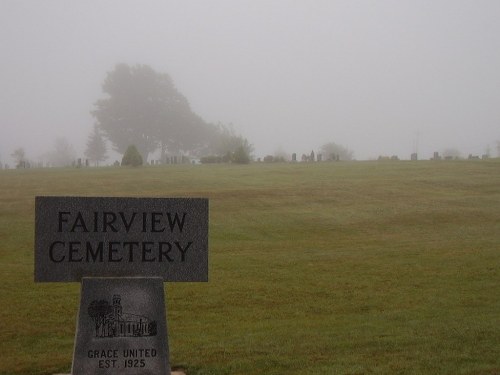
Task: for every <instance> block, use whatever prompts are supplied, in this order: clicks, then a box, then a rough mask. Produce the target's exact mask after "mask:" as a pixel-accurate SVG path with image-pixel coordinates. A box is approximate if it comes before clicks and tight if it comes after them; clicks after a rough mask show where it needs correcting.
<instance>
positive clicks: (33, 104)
mask: <svg viewBox="0 0 500 375" xmlns="http://www.w3.org/2000/svg"><path fill="white" fill-rule="evenodd" d="M499 19H500V2H499V1H496V0H491V1H485V0H479V1H460V0H437V1H436V0H429V1H425V0H414V1H401V0H394V1H389V0H382V1H368V0H366V1H362V0H360V1H352V0H345V1H334V0H326V1H320V0H316V1H307V0H296V1H293V0H287V1H279V0H274V1H265V0H248V1H243V0H215V1H214V0H211V1H203V0H198V1H194V0H191V1H186V0H182V1H181V0H180V1H167V0H158V1H136V0H134V1H128V0H99V1H97V0H94V1H89V0H86V1H78V2H76V1H67V0H44V1H37V0H32V1H24V0H3V1H1V2H0V46H1V55H0V56H1V58H0V67H1V69H0V82H1V91H0V162H3V163H6V162H7V163H10V164H11V165H12V160H11V158H10V154H11V153H12V152H13V151H14V149H15V148H18V147H23V148H24V149H25V150H26V154H27V156H28V157H30V158H33V159H36V158H37V157H38V156H39V155H40V154H42V153H43V152H46V151H48V150H50V149H51V148H52V146H53V143H54V140H55V139H56V138H58V137H65V138H67V139H68V140H69V142H70V143H71V144H72V145H73V146H74V148H75V150H76V151H77V153H78V154H79V155H83V152H84V150H85V144H86V141H87V137H88V135H89V133H90V132H91V130H92V127H93V124H94V119H93V118H92V116H91V115H90V111H91V110H92V109H93V103H94V102H95V101H96V100H97V99H99V98H101V97H103V94H102V91H101V84H102V82H103V80H104V78H105V77H106V73H107V72H108V71H111V70H112V69H113V68H114V66H115V64H117V63H120V62H123V63H127V64H130V65H134V64H148V65H150V66H151V67H153V68H154V69H155V70H156V71H158V72H164V73H168V74H169V75H170V76H171V77H172V79H173V81H174V82H175V84H176V86H177V88H178V89H179V91H180V92H181V93H183V94H184V95H185V96H186V97H187V98H188V100H189V102H190V104H191V107H192V109H193V110H194V112H196V113H197V114H198V115H200V116H201V117H202V118H203V119H204V120H206V121H208V122H214V123H216V122H219V121H220V122H222V123H224V124H230V123H232V124H233V126H234V128H235V129H236V130H237V131H238V132H239V133H241V135H243V136H244V137H246V138H247V139H248V140H249V141H250V143H252V144H253V145H254V149H255V152H254V154H255V156H256V157H263V156H265V155H266V154H274V153H275V152H276V151H277V150H282V151H285V152H287V153H293V152H296V153H297V154H299V155H300V154H302V153H309V152H310V151H311V150H315V151H317V150H319V148H320V147H321V146H322V145H323V144H325V143H327V142H335V143H338V144H341V145H343V146H346V147H348V148H349V149H351V150H353V151H354V156H355V158H356V159H370V158H376V157H378V156H379V155H389V156H390V155H398V156H399V157H400V158H402V159H409V157H410V154H411V153H412V152H415V151H418V153H419V157H420V158H430V157H431V156H432V152H433V151H439V152H442V151H443V150H445V149H447V148H455V149H458V150H460V152H461V153H462V154H463V155H464V156H467V155H468V154H478V155H481V154H484V153H485V152H486V151H487V149H488V147H490V149H491V152H492V155H493V156H495V155H496V145H497V143H496V141H497V140H500V22H498V20H499Z"/></svg>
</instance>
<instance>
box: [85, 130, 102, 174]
mask: <svg viewBox="0 0 500 375" xmlns="http://www.w3.org/2000/svg"><path fill="white" fill-rule="evenodd" d="M85 156H86V157H87V158H88V159H89V160H91V161H93V162H94V163H95V166H96V167H97V166H99V162H100V161H104V160H106V158H107V156H106V141H105V140H104V138H103V137H102V134H101V132H100V130H99V127H98V126H97V125H94V131H93V132H92V133H91V134H90V135H89V138H88V140H87V150H86V151H85Z"/></svg>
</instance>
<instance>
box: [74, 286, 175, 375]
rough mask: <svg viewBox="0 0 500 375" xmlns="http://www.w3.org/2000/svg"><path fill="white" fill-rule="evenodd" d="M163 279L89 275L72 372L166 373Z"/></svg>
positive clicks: (78, 374) (104, 374)
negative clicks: (96, 276)
mask: <svg viewBox="0 0 500 375" xmlns="http://www.w3.org/2000/svg"><path fill="white" fill-rule="evenodd" d="M168 358H169V353H168V341H167V325H166V313H165V302H164V291H163V280H162V278H84V279H83V280H82V291H81V301H80V311H79V313H78V326H77V334H76V339H75V351H74V354H73V368H72V372H71V374H72V375H88V374H93V375H111V374H122V375H132V374H134V375H135V374H141V375H153V374H154V375H167V374H170V366H169V363H168V361H169V360H168Z"/></svg>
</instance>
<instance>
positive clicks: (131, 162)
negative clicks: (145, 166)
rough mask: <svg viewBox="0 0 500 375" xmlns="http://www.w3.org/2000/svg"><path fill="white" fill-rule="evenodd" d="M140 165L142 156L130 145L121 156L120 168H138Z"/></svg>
mask: <svg viewBox="0 0 500 375" xmlns="http://www.w3.org/2000/svg"><path fill="white" fill-rule="evenodd" d="M140 165H142V156H141V154H139V151H137V147H135V146H134V145H130V146H128V147H127V150H126V151H125V153H124V154H123V158H122V166H132V167H138V166H140Z"/></svg>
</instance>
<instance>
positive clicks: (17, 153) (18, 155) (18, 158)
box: [10, 147, 26, 168]
mask: <svg viewBox="0 0 500 375" xmlns="http://www.w3.org/2000/svg"><path fill="white" fill-rule="evenodd" d="M10 156H12V157H13V158H14V160H15V162H16V168H21V167H22V166H23V164H24V163H25V162H26V160H25V159H26V153H25V152H24V148H22V147H19V148H16V149H15V150H14V152H13V153H12V154H11V155H10Z"/></svg>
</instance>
